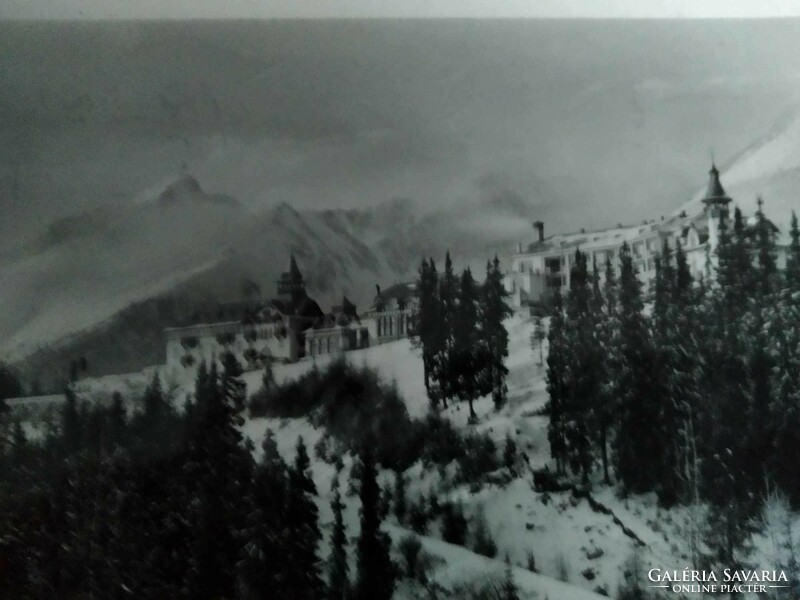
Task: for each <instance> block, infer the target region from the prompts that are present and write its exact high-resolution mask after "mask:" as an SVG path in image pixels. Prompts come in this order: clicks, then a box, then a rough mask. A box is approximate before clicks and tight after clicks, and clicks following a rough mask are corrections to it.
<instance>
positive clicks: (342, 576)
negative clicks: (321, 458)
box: [327, 473, 350, 600]
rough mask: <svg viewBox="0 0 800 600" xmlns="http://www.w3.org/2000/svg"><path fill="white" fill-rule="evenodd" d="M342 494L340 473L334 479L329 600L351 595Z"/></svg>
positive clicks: (344, 598)
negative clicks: (340, 490) (340, 491)
mask: <svg viewBox="0 0 800 600" xmlns="http://www.w3.org/2000/svg"><path fill="white" fill-rule="evenodd" d="M343 510H344V504H343V503H342V495H341V494H340V493H339V475H338V473H337V475H336V476H335V477H334V479H333V500H332V501H331V511H332V512H333V531H332V532H331V556H330V561H329V563H328V594H327V598H328V600H347V599H348V598H349V597H350V579H349V575H348V573H349V567H348V565H347V532H346V530H345V526H344V519H343V517H342V511H343Z"/></svg>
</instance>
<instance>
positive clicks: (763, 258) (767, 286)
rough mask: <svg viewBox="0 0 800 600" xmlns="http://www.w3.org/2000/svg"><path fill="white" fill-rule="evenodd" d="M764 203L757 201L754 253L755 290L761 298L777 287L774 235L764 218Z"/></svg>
mask: <svg viewBox="0 0 800 600" xmlns="http://www.w3.org/2000/svg"><path fill="white" fill-rule="evenodd" d="M763 207H764V201H763V200H762V199H761V198H759V199H758V210H757V211H756V226H755V230H756V239H755V245H756V251H757V255H758V269H757V273H756V278H757V290H758V293H759V294H760V296H761V297H762V302H763V298H765V297H768V296H769V295H770V294H771V293H772V292H774V291H776V289H777V287H778V281H777V279H778V267H777V262H776V257H775V254H776V249H775V234H774V232H773V230H772V223H770V221H769V220H768V219H767V218H766V217H765V216H764V210H763Z"/></svg>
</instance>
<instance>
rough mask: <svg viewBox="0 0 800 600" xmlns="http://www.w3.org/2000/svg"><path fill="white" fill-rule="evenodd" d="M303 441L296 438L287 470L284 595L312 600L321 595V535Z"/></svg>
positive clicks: (322, 589) (315, 492)
mask: <svg viewBox="0 0 800 600" xmlns="http://www.w3.org/2000/svg"><path fill="white" fill-rule="evenodd" d="M310 465H311V462H310V460H309V458H308V452H307V450H306V446H305V443H304V442H303V438H302V437H301V438H298V440H297V446H296V455H295V460H294V464H293V465H292V467H291V468H290V469H289V488H288V498H287V503H286V529H287V547H286V548H285V551H286V553H287V558H288V562H289V573H288V577H287V582H286V584H287V592H288V593H289V597H291V598H308V599H309V600H315V599H319V598H323V597H324V595H325V588H324V583H323V580H322V576H321V573H320V564H319V559H318V557H317V549H318V545H319V542H320V540H321V539H322V535H321V533H320V530H319V523H318V511H317V505H316V503H315V502H314V496H316V494H317V488H316V486H315V485H314V480H313V479H312V478H311V472H310Z"/></svg>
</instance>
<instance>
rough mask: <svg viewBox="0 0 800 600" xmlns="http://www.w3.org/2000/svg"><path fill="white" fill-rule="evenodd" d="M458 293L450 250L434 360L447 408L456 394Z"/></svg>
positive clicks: (441, 283)
mask: <svg viewBox="0 0 800 600" xmlns="http://www.w3.org/2000/svg"><path fill="white" fill-rule="evenodd" d="M458 295H459V281H458V278H457V277H456V274H455V272H454V271H453V261H452V260H451V258H450V252H448V253H447V255H446V256H445V262H444V273H443V274H442V277H441V278H440V279H439V327H438V328H437V333H438V340H437V342H436V348H437V349H438V354H437V356H436V358H435V361H434V373H435V377H434V379H435V380H436V383H437V384H438V386H439V390H438V393H439V394H440V396H441V399H442V405H443V406H444V408H447V399H448V398H451V397H453V396H455V395H456V391H455V389H453V385H452V384H453V381H454V378H453V375H452V371H453V367H452V365H451V362H450V361H451V360H452V358H453V345H454V337H455V333H456V327H455V319H456V307H457V306H458Z"/></svg>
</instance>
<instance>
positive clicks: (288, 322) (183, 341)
mask: <svg viewBox="0 0 800 600" xmlns="http://www.w3.org/2000/svg"><path fill="white" fill-rule="evenodd" d="M277 290H278V294H277V296H276V297H275V298H273V299H271V300H269V301H267V302H263V303H262V302H260V301H257V302H242V303H233V304H225V305H221V306H219V307H218V309H217V310H216V311H214V313H213V314H212V315H205V316H197V317H196V318H195V319H194V322H193V323H191V324H190V325H186V326H183V327H170V328H167V329H166V330H165V332H164V335H165V338H166V366H167V368H168V369H169V370H180V369H188V368H193V367H195V366H197V365H199V364H200V363H201V362H206V363H210V362H211V361H215V360H219V359H220V358H221V357H222V356H223V355H224V354H225V353H227V352H232V353H233V354H234V356H236V358H237V359H238V360H239V362H240V363H242V365H243V366H244V368H245V370H253V369H258V368H261V367H263V366H264V364H265V363H266V362H295V361H297V360H300V359H303V358H316V357H320V356H327V355H331V354H338V353H342V352H348V351H350V350H357V349H360V348H367V347H369V346H372V345H375V344H382V343H385V342H390V341H394V340H397V339H401V338H404V337H408V335H409V334H410V331H411V327H410V324H411V320H412V316H413V309H414V306H415V305H416V298H415V296H414V284H396V285H394V286H392V287H390V288H389V289H387V290H386V291H385V292H381V291H380V288H378V293H377V294H376V296H375V300H374V302H373V304H372V306H371V307H370V309H369V310H368V311H367V313H366V314H365V315H364V316H363V317H360V316H359V315H358V312H357V310H356V306H355V304H353V303H352V302H351V301H350V300H348V299H347V297H343V298H342V302H341V304H339V305H336V306H333V307H332V308H331V311H330V312H329V313H327V314H326V313H324V312H323V311H322V309H321V308H320V307H319V305H318V304H317V303H316V301H314V300H313V299H312V298H310V297H309V296H308V294H307V292H306V284H305V280H304V279H303V275H302V274H301V273H300V269H299V268H298V266H297V262H296V261H295V259H294V256H292V257H291V259H290V264H289V270H288V271H287V272H285V273H283V274H282V275H281V277H280V279H279V280H278V282H277ZM220 317H222V318H220Z"/></svg>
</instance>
